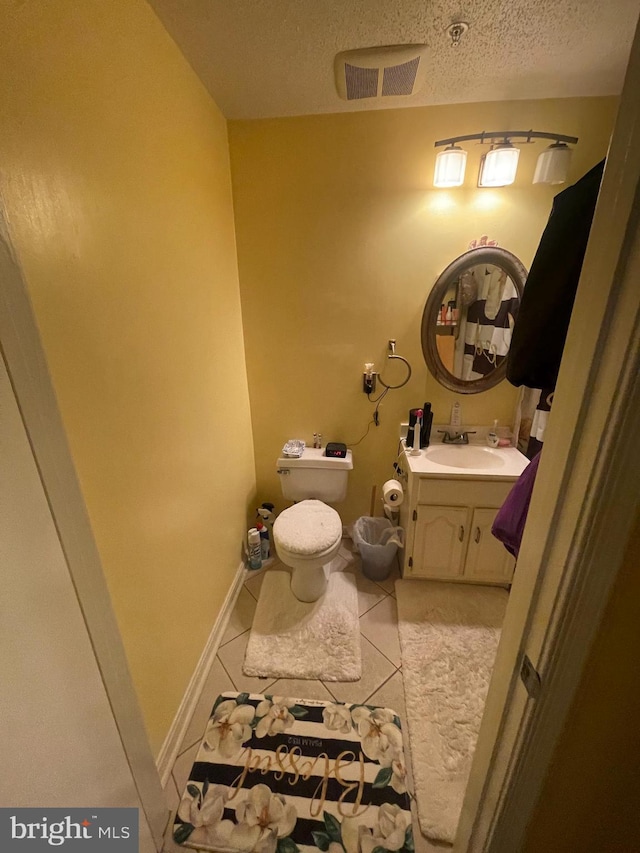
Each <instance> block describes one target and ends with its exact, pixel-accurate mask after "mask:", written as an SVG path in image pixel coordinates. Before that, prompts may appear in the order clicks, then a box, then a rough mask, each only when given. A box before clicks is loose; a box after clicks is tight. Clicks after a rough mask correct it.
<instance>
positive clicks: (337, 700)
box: [320, 679, 340, 702]
mask: <svg viewBox="0 0 640 853" xmlns="http://www.w3.org/2000/svg"><path fill="white" fill-rule="evenodd" d="M337 683H339V682H336V684H337ZM320 684H322V686H323V687H324V688H325V689H326V690H327V691H328V692H329V695H330V696H332V697H333V701H334V702H339V701H340V700H339V699H336V697H335V696H334V695H333V693H332V692H331V689H330V688H329V687H327V683H326V682H325V681H322V680H321V679H320Z"/></svg>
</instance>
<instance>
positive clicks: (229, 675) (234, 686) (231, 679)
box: [216, 655, 240, 693]
mask: <svg viewBox="0 0 640 853" xmlns="http://www.w3.org/2000/svg"><path fill="white" fill-rule="evenodd" d="M216 660H219V661H220V666H221V667H222V668H223V669H224V671H225V672H226V673H227V677H228V679H229V681H230V682H231V683H232V684H233V689H234V690H238V688H237V687H236V683H235V681H234V680H233V678H231V673H230V672H229V670H228V669H227V668H226V666H225V665H224V663H223V662H222V658H221V657H220V656H219V655H216ZM222 692H223V693H224V690H223V691H222ZM238 692H240V691H238Z"/></svg>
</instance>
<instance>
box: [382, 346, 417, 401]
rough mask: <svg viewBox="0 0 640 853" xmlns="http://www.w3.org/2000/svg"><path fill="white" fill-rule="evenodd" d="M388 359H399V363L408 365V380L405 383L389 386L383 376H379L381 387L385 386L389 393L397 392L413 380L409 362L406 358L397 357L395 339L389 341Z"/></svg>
mask: <svg viewBox="0 0 640 853" xmlns="http://www.w3.org/2000/svg"><path fill="white" fill-rule="evenodd" d="M387 358H395V359H398V361H402V362H403V363H404V364H406V365H407V378H406V379H405V380H404V382H400V383H398V385H387V383H386V382H385V381H384V379H383V378H382V376H381V375H380V374H379V375H378V382H379V383H380V384H381V385H384V387H385V388H387V389H388V390H389V391H395V390H396V389H398V388H403V387H404V386H405V385H406V384H407V382H408V381H409V380H410V379H411V365H410V364H409V362H408V361H407V359H406V358H404V357H403V356H401V355H396V342H395V340H393V339H391V340H390V341H389V355H388V356H387Z"/></svg>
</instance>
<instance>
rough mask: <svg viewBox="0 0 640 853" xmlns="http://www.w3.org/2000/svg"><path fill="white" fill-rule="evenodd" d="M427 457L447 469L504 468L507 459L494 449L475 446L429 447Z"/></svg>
mask: <svg viewBox="0 0 640 853" xmlns="http://www.w3.org/2000/svg"><path fill="white" fill-rule="evenodd" d="M426 456H427V457H428V459H430V460H431V462H434V463H435V464H436V465H443V466H445V467H446V468H473V469H474V470H475V469H483V470H484V469H486V468H491V469H494V468H504V466H505V464H506V463H505V459H504V456H501V455H500V454H499V453H496V451H495V450H494V449H493V448H492V447H475V446H474V445H469V444H461V445H453V446H452V445H441V446H438V447H429V448H428V450H427V451H426Z"/></svg>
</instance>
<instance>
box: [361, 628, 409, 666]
mask: <svg viewBox="0 0 640 853" xmlns="http://www.w3.org/2000/svg"><path fill="white" fill-rule="evenodd" d="M396 628H397V625H396ZM360 637H361V638H362V639H365V640H366V641H367V642H368V643H371V645H372V646H373V648H374V649H375V650H376V651H377V652H380V654H381V655H382V657H383V658H385V659H386V660H388V661H389V663H390V664H391V666H392V667H393V668H394V669H400V667H401V666H402V658H401V659H400V660H401V662H400V666H398V664H397V663H394V662H393V661H392V660H391V658H390V657H387V655H385V653H384V652H383V651H382V649H379V648H378V647H377V646H376V644H375V643H374V642H373V640H370V639H369V638H368V637H367V635H366V634H363V633H362V631H360ZM399 641H400V638H399V637H398V642H399ZM401 654H402V652H401Z"/></svg>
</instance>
